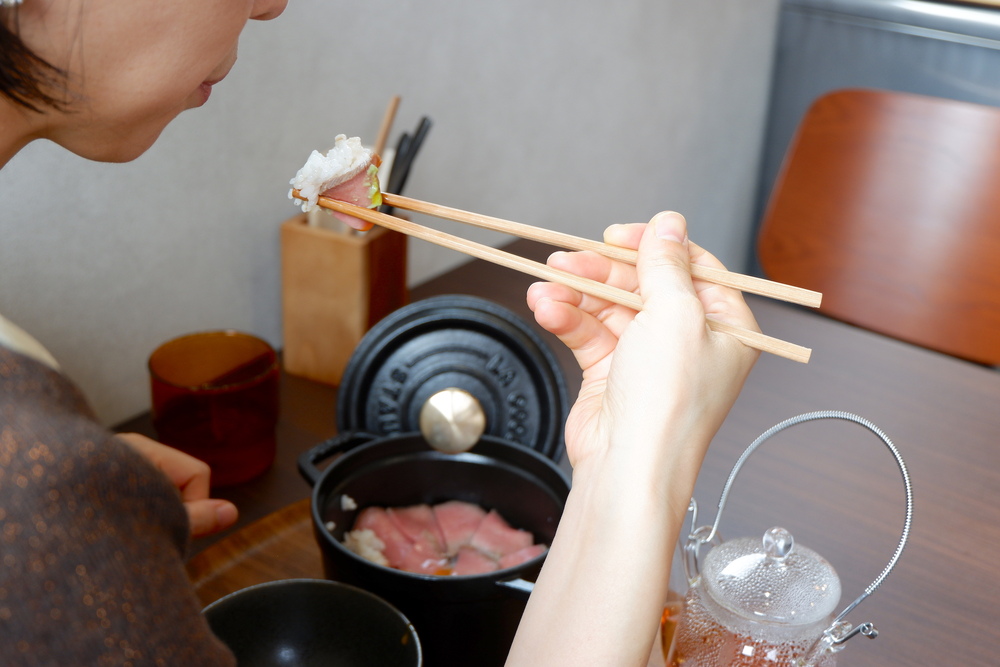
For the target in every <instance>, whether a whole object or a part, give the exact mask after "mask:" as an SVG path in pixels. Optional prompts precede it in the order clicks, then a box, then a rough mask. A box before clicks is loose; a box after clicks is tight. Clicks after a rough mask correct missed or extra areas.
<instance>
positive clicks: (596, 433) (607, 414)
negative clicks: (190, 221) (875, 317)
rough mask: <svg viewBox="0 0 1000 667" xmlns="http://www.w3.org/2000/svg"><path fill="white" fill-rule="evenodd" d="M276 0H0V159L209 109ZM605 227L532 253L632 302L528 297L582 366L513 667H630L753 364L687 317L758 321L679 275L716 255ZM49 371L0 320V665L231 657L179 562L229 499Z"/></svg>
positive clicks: (677, 235) (560, 292) (230, 514)
mask: <svg viewBox="0 0 1000 667" xmlns="http://www.w3.org/2000/svg"><path fill="white" fill-rule="evenodd" d="M285 1H286V0H175V1H174V2H163V1H162V0H156V1H154V0H22V1H21V2H18V0H0V24H2V28H0V73H2V76H0V166H2V164H4V163H5V162H6V161H8V160H9V159H10V158H11V157H12V156H13V155H14V154H16V153H17V151H18V150H20V149H21V148H22V147H24V146H25V145H26V144H28V143H29V142H31V141H33V140H35V139H40V138H44V139H49V140H51V141H54V142H56V143H58V144H60V145H62V146H64V147H65V148H67V149H69V150H71V151H73V152H75V153H77V154H78V155H81V156H84V157H88V158H91V159H95V160H104V161H124V160H131V159H134V158H136V157H138V156H139V155H141V154H142V153H143V151H145V150H146V149H147V148H149V146H150V145H151V144H152V143H153V142H154V141H155V139H156V138H157V136H158V135H159V134H160V132H161V131H162V130H163V128H164V127H165V126H166V125H167V123H169V122H170V120H172V119H173V118H174V117H176V116H177V115H178V114H179V113H180V112H181V111H183V110H185V109H189V108H192V107H196V106H200V105H201V104H204V103H205V102H206V101H207V100H208V97H209V94H210V92H211V86H212V84H213V83H216V82H217V81H219V80H221V79H222V78H223V77H224V76H225V75H226V73H227V72H228V71H229V69H230V68H231V67H232V65H233V63H234V61H235V55H236V42H237V38H238V35H239V33H240V30H241V29H242V27H243V25H244V24H245V23H246V21H247V20H248V19H259V20H265V19H270V18H273V17H275V16H277V15H278V14H280V13H281V11H282V10H283V9H284V6H285ZM84 74H85V76H84ZM605 240H606V241H607V242H609V243H614V244H617V245H622V246H625V247H630V248H638V250H639V258H640V261H639V265H638V267H629V266H625V265H621V264H618V263H615V262H612V261H610V260H607V259H604V258H601V257H597V256H595V255H592V254H590V253H557V254H555V255H553V257H552V258H551V259H550V263H551V264H552V265H554V266H556V267H558V268H563V269H566V270H569V271H572V272H574V273H578V274H580V275H583V276H586V277H590V278H594V279H597V280H602V281H604V282H607V283H609V284H612V285H615V286H618V287H622V288H625V289H629V290H634V291H637V292H638V293H639V294H640V295H641V296H642V299H643V303H644V308H643V311H642V312H641V313H638V314H636V313H635V312H633V311H631V310H628V309H626V308H622V307H620V306H615V305H611V304H608V303H606V302H602V301H599V300H596V299H593V298H591V297H587V296H583V295H580V294H578V293H576V292H574V291H572V290H570V289H567V288H564V287H561V286H559V285H552V284H536V285H533V286H532V287H531V289H530V290H529V293H528V303H529V305H530V307H531V309H532V310H533V311H534V313H535V317H536V319H537V321H538V322H539V323H540V324H541V325H542V326H543V327H545V328H546V329H548V330H549V331H551V332H553V333H554V334H555V335H557V336H559V338H561V339H562V340H563V342H564V343H565V344H566V345H568V346H569V347H570V348H571V349H572V350H573V352H574V354H575V355H576V358H577V360H578V362H579V364H580V366H581V368H582V369H583V374H584V375H583V385H582V388H581V393H580V396H579V397H578V399H577V401H576V403H575V405H574V407H573V409H572V411H571V414H570V418H569V421H568V424H567V430H566V443H567V449H568V453H569V457H570V461H571V463H572V464H573V467H574V471H573V489H572V491H571V492H570V496H569V499H568V501H567V505H566V510H565V513H564V515H563V517H562V520H561V522H560V526H559V530H558V534H557V535H556V539H555V540H554V543H553V544H552V547H551V550H550V552H549V555H548V557H547V560H546V564H545V567H544V568H543V570H542V573H541V576H540V578H539V580H538V584H537V586H536V588H535V592H534V593H533V595H532V596H531V601H530V602H529V605H528V608H527V611H526V613H525V616H524V619H523V621H522V623H521V627H520V629H519V631H518V635H517V637H516V639H515V642H514V646H513V647H512V649H511V653H510V657H509V660H508V663H509V664H511V665H533V664H537V665H546V666H552V665H561V664H566V665H570V664H572V665H644V664H645V661H646V658H647V656H648V655H649V651H650V648H651V646H652V642H653V638H654V636H655V633H656V627H657V621H658V618H659V614H660V610H661V605H662V603H663V600H664V597H665V594H666V588H667V577H668V572H669V566H670V559H671V554H672V548H673V544H674V541H675V539H676V537H677V533H678V531H679V529H680V525H681V522H682V519H683V516H684V512H685V508H686V506H687V502H688V499H689V498H690V495H691V492H692V490H693V486H694V480H695V477H696V475H697V471H698V468H699V466H700V464H701V460H702V457H703V456H704V453H705V451H706V449H707V447H708V444H709V442H710V441H711V438H712V436H713V435H714V433H715V431H716V430H717V429H718V427H719V425H720V424H721V422H722V420H723V419H724V418H725V415H726V413H727V412H728V410H729V408H730V406H731V405H732V403H733V401H734V400H735V398H736V395H737V394H738V392H739V389H740V387H741V386H742V383H743V381H744V379H745V378H746V375H747V373H748V372H749V370H750V368H751V366H752V365H753V362H754V360H755V358H756V354H755V353H754V352H753V351H752V350H750V349H748V348H746V347H744V346H743V345H742V344H741V343H739V342H737V341H736V340H734V339H732V338H730V337H727V336H725V335H721V334H716V333H714V332H712V331H709V329H708V327H707V326H706V324H705V316H706V314H711V315H712V316H713V317H714V318H716V319H719V320H722V321H725V322H728V323H731V324H735V325H738V326H741V327H745V328H756V325H755V323H754V320H753V317H752V315H751V314H750V312H749V310H748V309H747V307H746V305H745V304H744V303H743V301H742V299H741V297H740V295H739V294H738V293H736V292H733V291H731V290H727V289H724V288H721V287H717V286H711V285H702V284H695V283H692V281H691V277H690V272H689V269H688V267H689V264H690V263H692V262H697V263H701V264H706V265H710V266H718V262H717V261H716V260H715V259H714V258H713V257H712V256H711V255H709V254H708V253H706V252H704V251H703V250H701V249H700V248H697V247H696V246H694V245H693V244H691V243H690V242H688V241H687V236H686V231H685V222H684V219H683V218H682V217H681V216H679V215H677V214H675V213H664V214H660V215H658V216H656V217H655V218H654V219H653V220H652V221H651V224H649V225H624V226H614V227H611V228H609V229H608V231H607V233H606V238H605ZM0 305H2V304H0ZM5 331H6V335H5V334H4V332H5ZM54 363H55V361H54V360H53V359H51V358H50V356H49V355H48V354H47V353H45V352H44V350H42V349H41V347H40V346H38V345H37V344H36V343H34V342H33V341H31V340H30V338H28V337H27V336H26V335H25V334H23V332H20V331H19V330H17V329H16V328H15V327H13V325H10V324H9V323H7V324H4V323H0V429H2V430H0V567H2V568H3V569H0V636H2V637H3V638H4V640H3V641H0V664H5V665H7V664H11V665H20V664H25V665H33V664H46V665H48V664H101V665H104V664H107V665H125V664H147V663H149V664H160V663H162V664H177V665H200V664H212V665H226V664H232V657H231V655H229V654H228V653H227V652H226V651H225V649H224V648H223V647H221V646H220V645H219V644H218V642H217V641H215V640H214V638H213V637H212V636H211V634H210V633H209V631H208V629H207V626H206V625H205V624H204V621H203V619H202V618H201V616H200V614H199V613H198V605H197V603H196V600H195V598H194V595H193V593H192V591H191V589H190V586H189V585H188V584H187V581H186V577H185V575H184V570H183V562H182V554H183V549H184V545H185V541H186V538H187V532H188V530H189V529H194V530H197V531H209V530H212V529H214V528H216V527H218V526H220V525H223V524H226V523H228V522H231V521H232V520H234V518H235V514H234V509H233V508H232V507H231V506H228V505H226V504H223V503H219V502H217V501H213V500H211V499H208V497H207V486H208V485H207V473H206V472H205V471H204V470H203V469H200V470H198V469H195V468H192V465H195V464H194V463H193V462H192V461H190V460H188V459H186V458H184V457H183V456H182V455H179V454H178V453H177V452H175V451H174V450H170V449H169V448H165V447H163V446H162V445H158V444H157V443H153V442H151V441H149V440H146V439H142V438H139V437H137V436H133V437H131V438H129V439H127V440H126V439H123V438H121V437H114V436H113V435H112V434H110V433H108V432H106V431H105V430H103V429H101V428H100V427H99V426H98V425H97V424H96V423H95V422H94V421H93V416H92V414H91V413H90V411H89V410H88V408H87V407H86V404H85V402H84V401H83V399H82V398H81V397H80V395H79V394H78V392H77V391H76V390H75V389H74V388H73V386H72V385H71V384H70V383H69V381H68V380H67V379H66V378H65V377H63V376H62V375H60V374H59V373H58V370H57V368H56V367H55V366H54ZM126 442H127V443H128V444H126ZM150 460H152V462H153V463H154V465H156V466H158V467H160V468H161V469H162V472H163V473H166V474H165V475H164V474H162V473H159V472H157V471H156V470H155V468H154V466H151V465H150V464H149V461H150ZM173 486H176V487H177V488H179V489H180V490H181V494H180V498H178V493H177V491H176V490H175V489H174V488H172V487H173ZM182 500H183V501H186V502H185V504H184V505H182V504H181V502H180V501H182ZM182 507H186V508H187V510H188V512H187V516H186V515H185V513H184V512H183V511H182ZM8 638H12V639H10V640H8ZM157 661H159V663H158V662H157Z"/></svg>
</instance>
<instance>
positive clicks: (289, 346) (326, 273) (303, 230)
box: [281, 213, 409, 385]
mask: <svg viewBox="0 0 1000 667" xmlns="http://www.w3.org/2000/svg"><path fill="white" fill-rule="evenodd" d="M406 247H407V242H406V236H405V235H404V234H400V233H398V232H393V231H390V230H388V229H384V228H382V227H375V228H373V229H372V230H370V231H368V232H364V233H348V232H340V231H335V230H330V229H325V228H322V227H317V226H313V225H309V224H308V216H307V215H306V214H304V213H303V214H301V215H297V216H295V217H294V218H290V219H288V220H286V221H285V222H284V223H283V224H282V225H281V282H282V318H283V322H282V329H283V337H284V351H283V363H284V367H285V371H286V372H288V373H290V374H292V375H298V376H302V377H305V378H308V379H310V380H316V381H318V382H323V383H326V384H333V385H336V384H339V383H340V379H341V376H342V375H343V373H344V368H345V367H346V366H347V361H348V359H350V357H351V354H352V353H353V352H354V348H355V347H356V346H357V344H358V342H359V341H360V340H361V337H362V336H364V335H365V333H366V332H367V331H368V329H370V328H371V327H372V325H374V324H375V323H376V322H378V321H379V320H381V319H382V318H383V317H385V316H386V315H388V314H389V313H391V312H392V311H394V310H396V309H398V308H400V307H402V306H404V305H405V304H406V303H407V301H408V300H409V293H408V291H407V288H406Z"/></svg>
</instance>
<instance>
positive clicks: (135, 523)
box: [0, 0, 287, 666]
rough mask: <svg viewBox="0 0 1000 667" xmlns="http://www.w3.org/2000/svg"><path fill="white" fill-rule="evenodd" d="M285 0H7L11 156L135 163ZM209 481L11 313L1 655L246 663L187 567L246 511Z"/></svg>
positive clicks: (1, 528)
mask: <svg viewBox="0 0 1000 667" xmlns="http://www.w3.org/2000/svg"><path fill="white" fill-rule="evenodd" d="M286 1H287V0H179V1H177V0H175V1H174V2H162V1H154V0H27V2H19V1H18V0H2V4H0V167H2V166H3V165H4V164H5V163H6V162H7V161H9V160H10V158H11V157H13V156H14V155H15V154H16V153H17V152H18V151H19V150H20V149H21V148H23V147H24V146H25V145H27V144H28V143H29V142H31V141H34V140H35V139H49V140H51V141H53V142H55V143H57V144H60V145H61V146H63V147H65V148H67V149H69V150H71V151H73V152H74V153H76V154H78V155H80V156H83V157H86V158H90V159H94V160H103V161H115V162H120V161H126V160H132V159H134V158H136V157H138V156H139V155H141V154H142V153H143V152H144V151H146V149H148V148H149V147H150V146H151V145H152V143H153V142H154V141H155V140H156V138H157V137H158V136H159V134H160V132H161V131H162V130H163V128H164V127H166V125H167V124H168V123H169V122H170V121H171V120H173V119H174V118H175V117H176V116H177V115H178V114H179V113H180V112H181V111H184V110H186V109H191V108H193V107H197V106H201V105H202V104H204V103H205V102H206V101H207V100H208V98H209V95H210V93H211V89H212V85H213V84H214V83H217V82H218V81H220V80H222V79H223V78H224V77H225V76H226V74H227V73H228V72H229V70H230V68H231V67H232V66H233V64H234V63H235V61H236V47H237V40H238V38H239V34H240V32H241V31H242V29H243V26H244V25H245V24H246V22H247V20H248V19H257V20H267V19H271V18H274V17H276V16H278V15H279V14H280V13H281V12H282V11H283V10H284V7H285V4H286ZM150 463H152V464H153V465H150ZM157 468H159V469H160V471H158V470H157ZM175 487H176V488H175ZM208 488H209V485H208V468H207V466H205V465H204V464H203V463H201V462H199V461H197V460H195V459H192V458H191V457H188V456H186V455H184V454H182V453H180V452H178V451H176V450H173V449H170V448H168V447H165V446H163V445H160V444H159V443H155V442H153V441H151V440H149V439H148V438H143V437H142V436H138V435H130V436H123V437H114V436H113V435H112V434H111V433H109V432H107V431H105V430H104V429H102V428H101V427H100V426H99V425H98V424H97V423H96V422H95V421H94V418H93V414H92V413H91V411H90V409H89V408H88V406H87V405H86V403H85V401H84V400H83V398H82V397H81V396H80V394H79V393H78V392H77V390H76V389H75V388H74V387H73V385H72V384H71V383H70V382H69V381H68V380H67V379H66V378H65V377H63V376H62V375H61V374H59V372H58V365H57V363H56V360H54V359H53V358H52V357H51V355H49V354H48V353H47V352H46V351H45V350H44V349H43V348H42V347H41V346H40V345H39V344H38V343H37V342H36V341H34V340H33V339H32V338H31V337H30V336H28V335H27V334H26V333H25V332H23V331H21V330H20V329H18V328H17V327H16V326H14V325H13V324H12V323H10V322H8V321H6V320H4V319H3V318H2V317H0V637H2V639H0V664H3V665H213V666H217V665H223V666H225V665H233V664H235V661H234V659H233V657H232V654H231V653H230V652H229V651H228V650H227V649H226V648H225V647H224V646H223V645H222V644H221V642H219V641H218V640H216V639H215V638H214V637H213V636H212V634H211V632H210V631H209V629H208V626H207V624H206V623H205V621H204V618H203V617H202V616H201V615H200V613H199V610H200V605H199V604H198V601H197V599H196V598H195V596H194V594H193V591H192V590H191V586H190V584H189V583H188V580H187V576H186V573H185V571H184V563H183V556H184V551H185V549H186V547H187V542H188V539H189V533H190V534H193V535H199V534H206V533H210V532H213V531H215V530H219V529H221V528H224V527H226V526H228V525H230V524H232V523H233V522H234V521H235V520H236V508H235V507H233V506H232V505H231V504H229V503H226V502H223V501H217V500H212V499H209V498H208ZM178 491H179V492H180V493H178ZM182 501H183V504H182ZM185 509H186V510H187V512H186V513H185V511H184V510H185Z"/></svg>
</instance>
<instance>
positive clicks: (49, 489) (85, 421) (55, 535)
mask: <svg viewBox="0 0 1000 667" xmlns="http://www.w3.org/2000/svg"><path fill="white" fill-rule="evenodd" d="M187 543H188V523H187V515H186V514H185V512H184V507H183V505H182V504H181V502H180V497H179V495H178V493H177V491H176V490H175V489H174V488H173V486H172V485H171V483H170V482H169V480H168V479H166V477H165V476H163V475H162V474H161V473H160V472H159V471H158V470H156V469H155V468H154V467H153V466H152V465H151V464H150V463H149V462H148V461H146V459H144V458H143V457H142V456H140V455H139V454H137V453H135V452H133V451H132V450H131V449H130V448H129V447H128V446H127V445H125V444H124V443H122V442H120V441H118V440H117V439H116V438H114V437H113V434H112V433H110V432H109V431H107V430H105V429H104V428H102V427H101V426H100V425H98V424H97V423H96V422H95V420H94V416H93V413H92V412H91V410H90V408H89V407H88V406H87V404H86V402H85V400H84V399H83V397H82V396H81V394H80V392H79V391H78V390H77V389H76V388H75V387H74V386H73V385H72V384H71V383H70V382H69V381H68V380H67V379H66V378H65V377H63V376H62V375H60V374H59V373H57V372H55V371H52V370H50V369H49V368H48V367H46V366H44V365H42V364H40V363H37V362H35V361H33V360H31V359H29V358H27V357H24V356H22V355H19V354H16V353H14V352H11V351H10V350H8V349H6V348H4V347H0V665H4V666H5V667H13V666H21V665H24V666H26V667H28V666H31V667H34V666H36V665H38V666H41V665H45V666H46V667H48V666H52V665H67V666H68V665H73V666H74V667H81V666H82V667H87V666H91V665H93V666H95V667H105V666H108V667H110V666H122V667H126V666H134V667H139V666H140V665H179V666H185V667H189V666H199V665H212V666H218V665H222V666H226V665H235V660H234V659H233V657H232V654H230V653H229V651H228V650H227V649H226V648H225V647H224V646H222V644H221V643H220V642H219V641H218V640H217V639H216V638H215V637H214V636H213V635H212V634H211V632H210V630H209V628H208V625H207V623H206V622H205V620H204V617H203V616H202V615H201V613H200V607H199V605H198V602H197V600H196V598H195V596H194V592H193V591H192V589H191V585H190V583H189V582H188V579H187V576H186V574H185V571H184V562H183V557H184V552H185V549H186V548H187Z"/></svg>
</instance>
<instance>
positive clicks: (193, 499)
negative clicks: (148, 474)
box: [118, 433, 239, 537]
mask: <svg viewBox="0 0 1000 667" xmlns="http://www.w3.org/2000/svg"><path fill="white" fill-rule="evenodd" d="M118 437H119V438H120V439H121V440H123V441H124V442H125V443H127V444H128V445H129V446H130V447H132V449H134V450H135V451H137V452H139V453H140V454H142V455H143V456H145V457H146V458H147V459H149V460H150V461H151V462H152V463H153V465H155V466H156V467H157V468H158V469H159V470H160V471H161V472H163V473H164V474H165V475H166V476H167V477H168V478H169V479H170V481H171V482H172V483H173V485H174V486H175V487H177V490H178V491H179V492H180V494H181V500H182V501H183V502H184V508H185V509H186V510H187V514H188V522H189V523H190V525H191V537H202V536H205V535H211V534H212V533H217V532H219V531H220V530H225V529H226V528H228V527H229V526H231V525H233V524H234V523H236V519H237V518H238V516H239V512H238V511H237V509H236V506H235V505H233V504H232V503H231V502H229V501H228V500H221V499H218V498H210V497H209V488H210V487H209V478H210V470H209V467H208V464H207V463H205V462H204V461H201V460H199V459H196V458H194V457H193V456H190V455H188V454H185V453H184V452H182V451H180V450H177V449H174V448H173V447H168V446H167V445H164V444H162V443H159V442H156V441H155V440H152V439H151V438H147V437H146V436H144V435H141V434H139V433H121V434H119V435H118Z"/></svg>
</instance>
